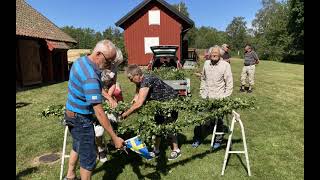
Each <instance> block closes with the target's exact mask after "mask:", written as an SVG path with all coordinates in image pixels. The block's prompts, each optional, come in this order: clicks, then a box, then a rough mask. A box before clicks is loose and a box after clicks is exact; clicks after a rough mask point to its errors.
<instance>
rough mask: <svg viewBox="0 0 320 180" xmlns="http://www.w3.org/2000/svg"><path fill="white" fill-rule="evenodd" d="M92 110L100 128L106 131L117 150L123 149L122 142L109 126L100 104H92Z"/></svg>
mask: <svg viewBox="0 0 320 180" xmlns="http://www.w3.org/2000/svg"><path fill="white" fill-rule="evenodd" d="M93 110H94V112H95V115H96V117H97V119H98V121H99V123H100V124H101V126H102V127H103V128H104V129H105V130H106V131H107V133H108V134H109V135H110V137H111V139H112V141H113V142H114V145H115V147H116V148H117V149H120V148H122V147H123V144H124V140H123V139H122V138H120V137H118V136H117V135H116V134H115V133H114V131H113V129H112V126H111V124H110V121H109V120H108V118H107V116H106V114H105V112H104V110H103V108H102V105H101V104H94V105H93Z"/></svg>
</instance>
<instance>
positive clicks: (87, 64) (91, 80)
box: [66, 56, 102, 114]
mask: <svg viewBox="0 0 320 180" xmlns="http://www.w3.org/2000/svg"><path fill="white" fill-rule="evenodd" d="M100 76H101V71H100V70H99V68H98V66H97V65H96V64H94V63H93V62H92V61H91V60H89V58H88V57H87V56H82V57H80V58H79V59H77V60H76V61H75V62H74V63H73V65H72V67H71V70H70V77H69V82H68V97H67V102H66V109H67V110H69V111H73V112H76V113H80V114H93V113H94V111H93V106H92V104H96V103H102V95H101V91H102V89H101V88H102V86H101V85H102V83H101V80H100Z"/></svg>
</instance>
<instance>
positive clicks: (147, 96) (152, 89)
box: [122, 64, 181, 160]
mask: <svg viewBox="0 0 320 180" xmlns="http://www.w3.org/2000/svg"><path fill="white" fill-rule="evenodd" d="M126 74H127V76H128V78H129V80H130V81H131V82H133V83H135V84H136V94H135V96H134V98H133V100H132V103H133V104H132V106H131V107H130V108H129V109H128V110H127V111H126V112H124V113H123V114H122V118H124V119H125V118H126V117H128V116H129V115H130V114H131V113H132V112H134V111H135V110H137V109H139V108H140V107H141V106H142V105H143V104H144V102H145V101H150V100H155V101H165V100H170V99H174V98H176V97H178V92H176V91H175V90H174V89H173V88H172V87H171V86H169V85H168V84H166V83H165V82H163V81H162V80H161V79H159V78H158V77H156V76H153V75H144V74H143V72H142V70H141V69H140V68H139V66H138V65H135V64H133V65H129V66H128V68H127V69H126ZM171 114H172V117H171V118H167V117H165V116H163V115H161V114H156V115H155V121H156V123H158V124H162V123H166V122H168V121H175V120H177V118H178V112H176V111H175V112H172V113H171ZM171 139H172V147H173V150H172V152H171V154H170V157H169V158H168V160H175V159H177V158H178V157H180V155H181V151H180V149H179V147H178V140H177V136H176V135H175V134H174V135H171ZM160 141H161V137H156V139H155V146H154V150H153V152H151V153H152V156H158V155H159V154H160V150H159V147H160Z"/></svg>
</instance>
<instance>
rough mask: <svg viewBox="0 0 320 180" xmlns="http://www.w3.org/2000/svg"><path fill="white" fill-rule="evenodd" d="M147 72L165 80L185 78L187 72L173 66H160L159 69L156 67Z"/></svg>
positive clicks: (146, 72)
mask: <svg viewBox="0 0 320 180" xmlns="http://www.w3.org/2000/svg"><path fill="white" fill-rule="evenodd" d="M144 73H145V74H152V75H155V76H157V77H159V78H160V79H165V80H182V79H185V73H184V70H182V69H177V68H172V67H160V68H159V69H154V70H153V71H147V70H146V71H145V72H144Z"/></svg>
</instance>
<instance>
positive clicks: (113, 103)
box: [101, 88, 117, 108]
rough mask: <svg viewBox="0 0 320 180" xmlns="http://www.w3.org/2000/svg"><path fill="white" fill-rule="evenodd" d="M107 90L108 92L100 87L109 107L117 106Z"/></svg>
mask: <svg viewBox="0 0 320 180" xmlns="http://www.w3.org/2000/svg"><path fill="white" fill-rule="evenodd" d="M109 90H110V89H109ZM109 90H108V92H107V91H106V90H104V89H103V88H102V92H101V93H102V96H103V97H104V98H106V100H107V101H108V103H109V105H110V107H111V108H115V107H117V102H116V101H115V100H114V99H113V98H112V94H111V95H110V94H109Z"/></svg>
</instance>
